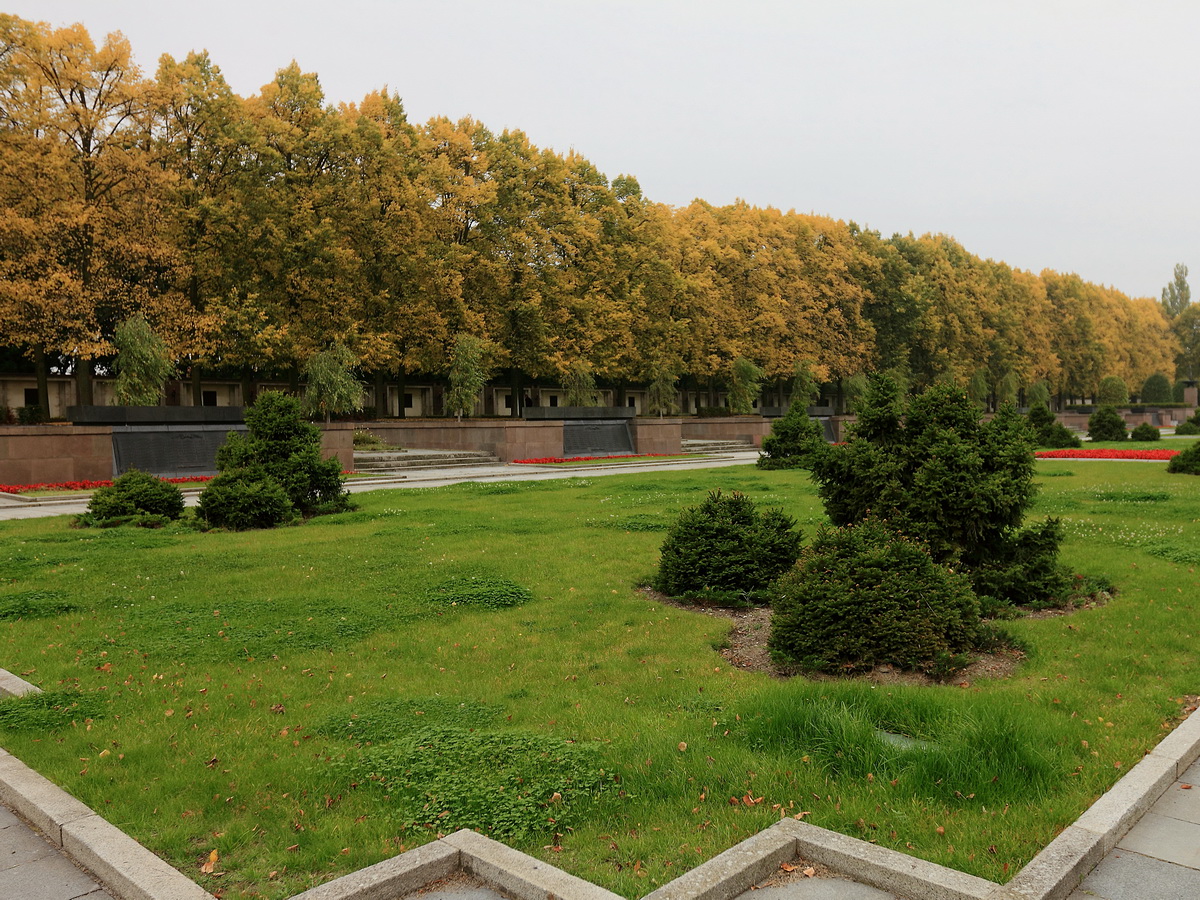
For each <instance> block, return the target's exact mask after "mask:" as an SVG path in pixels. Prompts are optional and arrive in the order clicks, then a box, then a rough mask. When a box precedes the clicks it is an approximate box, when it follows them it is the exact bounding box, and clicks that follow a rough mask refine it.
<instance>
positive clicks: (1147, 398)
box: [1139, 372, 1171, 403]
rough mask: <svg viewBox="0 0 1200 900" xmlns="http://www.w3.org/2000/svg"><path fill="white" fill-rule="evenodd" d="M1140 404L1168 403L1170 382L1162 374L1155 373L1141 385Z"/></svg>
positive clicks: (1169, 399)
mask: <svg viewBox="0 0 1200 900" xmlns="http://www.w3.org/2000/svg"><path fill="white" fill-rule="evenodd" d="M1139 399H1140V400H1141V402H1142V403H1170V402H1171V382H1170V380H1169V379H1168V378H1167V376H1166V375H1164V374H1162V372H1155V373H1154V374H1153V375H1151V376H1150V377H1149V378H1147V379H1146V383H1145V384H1143V385H1142V393H1141V396H1140V398H1139Z"/></svg>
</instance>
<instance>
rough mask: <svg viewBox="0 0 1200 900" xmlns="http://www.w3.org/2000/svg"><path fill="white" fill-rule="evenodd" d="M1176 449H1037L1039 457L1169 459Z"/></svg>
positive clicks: (1035, 454) (1176, 454)
mask: <svg viewBox="0 0 1200 900" xmlns="http://www.w3.org/2000/svg"><path fill="white" fill-rule="evenodd" d="M1178 455H1179V451H1178V450H1099V449H1097V450H1089V449H1087V448H1084V449H1082V450H1038V451H1037V452H1036V453H1034V456H1036V457H1038V458H1039V459H1170V458H1171V457H1172V456H1178Z"/></svg>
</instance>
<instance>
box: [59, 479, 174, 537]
mask: <svg viewBox="0 0 1200 900" xmlns="http://www.w3.org/2000/svg"><path fill="white" fill-rule="evenodd" d="M182 513H183V494H182V493H181V492H180V490H179V488H177V487H176V486H175V485H173V484H169V483H168V482H166V481H163V480H162V479H160V478H156V477H155V476H153V475H151V474H150V473H149V472H140V471H138V470H137V469H130V470H129V471H128V472H126V473H125V474H123V475H121V476H119V477H118V478H117V479H116V480H115V481H113V483H112V485H111V486H110V487H102V488H99V489H98V490H97V491H96V492H95V493H94V494H92V499H91V500H90V501H89V502H88V510H87V513H86V514H84V515H83V516H82V517H80V523H81V524H84V525H99V526H104V525H120V524H123V523H126V522H131V523H136V524H143V525H149V526H157V525H161V524H162V523H163V522H165V521H170V520H174V519H178V518H179V516H180V515H182Z"/></svg>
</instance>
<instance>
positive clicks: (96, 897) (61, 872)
mask: <svg viewBox="0 0 1200 900" xmlns="http://www.w3.org/2000/svg"><path fill="white" fill-rule="evenodd" d="M38 840H39V841H40V842H41V843H42V844H43V845H44V846H45V848H46V850H47V855H45V856H43V857H41V858H39V859H36V860H33V861H32V862H24V863H22V864H21V865H19V866H13V867H11V868H7V869H4V870H0V897H5V898H12V900H17V898H20V900H76V898H80V897H87V898H88V900H105V898H108V894H106V893H105V892H104V891H103V890H102V889H101V887H100V886H99V885H98V884H97V883H96V882H95V880H93V879H92V878H89V877H88V876H87V875H86V874H84V873H83V872H81V871H80V870H79V869H77V868H76V867H75V866H74V865H72V864H71V862H70V861H69V860H68V859H66V858H65V857H64V856H63V855H62V854H61V853H59V852H58V851H57V850H55V849H54V848H53V847H51V846H50V845H49V844H48V843H46V841H44V840H42V839H41V838H40V837H39V838H38Z"/></svg>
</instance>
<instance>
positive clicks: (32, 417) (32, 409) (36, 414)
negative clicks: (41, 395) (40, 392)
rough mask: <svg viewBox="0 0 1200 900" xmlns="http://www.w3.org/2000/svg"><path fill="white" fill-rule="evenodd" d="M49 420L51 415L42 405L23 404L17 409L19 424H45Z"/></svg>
mask: <svg viewBox="0 0 1200 900" xmlns="http://www.w3.org/2000/svg"><path fill="white" fill-rule="evenodd" d="M48 421H49V416H47V415H46V411H45V410H44V409H42V408H41V407H40V406H22V407H20V408H19V409H18V410H17V424H18V425H44V424H45V423H46V422H48Z"/></svg>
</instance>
